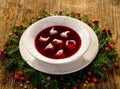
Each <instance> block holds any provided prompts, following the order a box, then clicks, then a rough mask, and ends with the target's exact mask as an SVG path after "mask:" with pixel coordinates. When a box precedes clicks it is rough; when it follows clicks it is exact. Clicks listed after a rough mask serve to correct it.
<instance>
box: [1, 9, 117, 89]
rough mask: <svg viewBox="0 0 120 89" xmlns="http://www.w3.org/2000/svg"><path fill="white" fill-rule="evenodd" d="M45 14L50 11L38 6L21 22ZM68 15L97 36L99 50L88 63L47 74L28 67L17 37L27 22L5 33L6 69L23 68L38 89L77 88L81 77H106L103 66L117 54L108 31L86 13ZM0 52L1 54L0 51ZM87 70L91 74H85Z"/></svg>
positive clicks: (110, 61)
mask: <svg viewBox="0 0 120 89" xmlns="http://www.w3.org/2000/svg"><path fill="white" fill-rule="evenodd" d="M55 15H67V11H66V10H65V11H63V12H61V11H60V12H59V11H58V12H55ZM47 16H50V14H49V13H48V12H46V11H44V10H41V11H38V14H37V17H35V18H32V20H31V22H28V20H26V19H25V23H26V21H27V23H28V24H29V25H30V24H32V23H34V22H36V21H38V20H40V19H42V18H45V17H47ZM70 16H71V17H73V18H76V19H79V20H80V19H81V21H83V22H85V23H86V24H88V25H89V26H90V27H91V28H92V29H93V30H94V31H95V33H96V34H97V36H98V40H99V52H98V54H97V56H96V57H95V59H94V61H93V62H92V63H91V64H90V65H89V66H87V67H86V68H84V69H82V70H79V71H77V72H75V73H72V74H66V75H50V74H45V73H42V72H39V71H37V70H35V69H33V68H31V67H30V66H29V65H27V63H26V62H25V61H24V60H23V59H22V57H21V55H20V52H19V40H20V37H21V35H22V33H23V32H24V31H25V29H26V28H27V26H24V23H22V24H19V25H16V26H14V27H13V30H12V34H11V35H10V36H9V37H8V41H9V43H10V44H6V45H5V47H4V51H6V52H7V56H6V55H4V59H3V60H4V63H3V66H4V67H5V68H6V69H8V70H12V69H19V70H21V71H23V72H24V75H25V76H27V79H29V80H30V82H31V84H32V86H33V87H35V86H37V87H40V89H63V88H66V89H71V88H72V87H79V88H80V87H81V85H82V84H83V82H85V81H88V82H90V81H92V79H93V78H97V79H101V78H102V79H104V78H106V71H105V70H107V69H109V68H112V67H113V63H112V60H113V59H114V60H115V58H116V57H117V51H116V49H115V48H114V47H112V46H111V41H112V34H111V32H110V31H109V30H106V29H105V28H104V27H102V26H101V25H100V24H99V22H98V20H95V21H91V20H90V18H89V16H88V15H84V16H83V17H80V15H78V13H76V12H71V13H70ZM23 22H24V21H23ZM112 45H114V44H112ZM1 54H2V55H3V53H2V52H1ZM88 72H90V73H92V74H88ZM93 82H94V81H93ZM95 83H96V82H95Z"/></svg>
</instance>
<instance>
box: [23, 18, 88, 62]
mask: <svg viewBox="0 0 120 89" xmlns="http://www.w3.org/2000/svg"><path fill="white" fill-rule="evenodd" d="M51 26H66V27H69V28H71V29H73V30H74V31H75V32H77V33H78V35H79V36H80V38H81V46H80V49H79V50H78V51H77V52H76V53H75V54H74V55H72V56H70V57H67V58H64V60H62V59H59V60H54V59H53V60H52V58H48V57H45V56H43V55H42V54H40V53H39V52H38V51H37V50H36V47H35V38H36V36H37V35H38V33H39V32H40V31H41V30H43V29H45V28H47V27H51ZM85 26H86V24H85V23H83V22H82V21H80V20H78V19H75V18H72V17H68V16H49V17H47V18H44V19H41V20H39V21H37V22H35V23H34V24H32V25H31V26H30V27H28V28H27V30H28V32H27V34H26V41H25V46H26V48H27V50H28V51H29V52H30V53H31V55H33V56H34V57H36V58H37V59H39V60H40V61H43V62H47V63H51V64H63V63H66V64H67V63H72V62H73V61H76V60H79V59H80V58H81V56H82V55H83V54H84V53H85V52H86V51H87V50H88V48H89V45H90V35H89V32H88V31H87V29H86V27H85Z"/></svg>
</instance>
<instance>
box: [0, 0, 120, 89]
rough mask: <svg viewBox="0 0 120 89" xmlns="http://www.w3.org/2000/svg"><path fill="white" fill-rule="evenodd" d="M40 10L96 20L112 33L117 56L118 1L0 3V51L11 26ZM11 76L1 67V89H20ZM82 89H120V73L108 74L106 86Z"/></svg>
mask: <svg viewBox="0 0 120 89" xmlns="http://www.w3.org/2000/svg"><path fill="white" fill-rule="evenodd" d="M41 9H42V10H46V11H48V12H49V13H53V12H55V11H56V10H64V9H67V10H68V11H76V12H78V11H79V12H81V15H83V14H90V15H91V17H92V18H93V19H98V20H99V21H100V23H102V24H104V25H106V26H107V27H108V28H110V29H111V30H112V32H113V36H114V40H115V41H116V47H117V50H118V51H119V52H120V46H119V45H120V39H119V38H120V0H0V49H2V48H3V44H4V41H5V40H6V39H7V36H8V35H9V34H10V32H11V28H12V26H13V25H14V24H17V23H19V21H20V20H21V18H22V17H26V18H28V19H29V18H31V17H33V16H35V15H36V12H37V11H38V10H41ZM118 63H119V64H120V58H119V57H118ZM11 76H12V74H9V73H7V72H6V71H5V70H3V69H2V68H1V67H0V89H20V88H19V84H17V83H15V81H14V80H13V78H12V77H11ZM4 79H5V80H7V82H6V81H5V80H4ZM28 89H32V88H30V87H29V88H28ZM83 89H120V69H118V70H114V73H113V75H111V74H108V79H107V82H106V81H105V82H101V83H98V84H96V85H91V84H90V85H89V86H86V87H83Z"/></svg>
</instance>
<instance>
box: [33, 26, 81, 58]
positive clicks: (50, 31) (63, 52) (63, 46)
mask: <svg viewBox="0 0 120 89" xmlns="http://www.w3.org/2000/svg"><path fill="white" fill-rule="evenodd" d="M80 46H81V38H80V36H79V35H78V34H77V33H76V32H75V31H74V30H73V29H71V28H69V27H66V26H51V27H47V28H45V29H43V30H42V31H40V32H39V33H38V35H37V36H36V38H35V47H36V49H37V51H38V52H39V53H40V54H42V55H44V56H46V57H48V58H52V59H61V58H62V59H63V58H67V57H70V56H72V55H74V54H75V53H76V52H77V51H78V50H79V49H80Z"/></svg>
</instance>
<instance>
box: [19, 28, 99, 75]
mask: <svg viewBox="0 0 120 89" xmlns="http://www.w3.org/2000/svg"><path fill="white" fill-rule="evenodd" d="M86 28H87V29H88V31H89V33H90V36H91V37H90V38H91V42H90V47H89V49H88V51H87V52H86V53H85V54H84V55H83V57H82V58H81V59H80V60H77V61H74V63H72V65H70V64H68V65H65V64H63V65H52V64H49V63H45V62H43V61H40V60H38V59H36V58H35V57H34V56H32V55H31V54H30V53H29V51H28V50H27V48H26V47H25V40H24V38H25V37H26V34H27V31H28V30H26V31H25V32H24V33H23V35H22V37H21V39H20V44H19V48H20V53H21V56H22V57H23V59H24V60H25V61H26V62H27V64H28V65H30V66H31V67H33V68H34V69H36V70H38V71H41V72H44V73H49V74H58V75H60V74H68V73H73V72H76V71H78V70H81V69H83V68H85V67H86V66H88V65H89V64H90V63H91V62H92V61H93V59H94V58H95V56H96V55H97V52H98V48H99V45H98V39H97V36H96V34H95V32H94V31H93V30H92V29H90V28H89V27H88V26H86Z"/></svg>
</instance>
